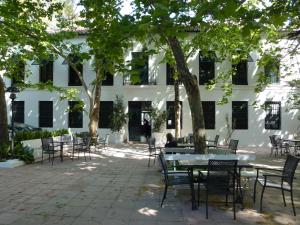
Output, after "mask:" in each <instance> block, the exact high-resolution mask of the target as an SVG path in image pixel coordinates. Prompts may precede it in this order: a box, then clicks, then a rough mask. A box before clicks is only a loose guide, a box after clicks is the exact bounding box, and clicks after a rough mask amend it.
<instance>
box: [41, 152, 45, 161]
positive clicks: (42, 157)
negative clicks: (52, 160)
mask: <svg viewBox="0 0 300 225" xmlns="http://www.w3.org/2000/svg"><path fill="white" fill-rule="evenodd" d="M43 162H44V152H43V150H42V162H41V164H43Z"/></svg>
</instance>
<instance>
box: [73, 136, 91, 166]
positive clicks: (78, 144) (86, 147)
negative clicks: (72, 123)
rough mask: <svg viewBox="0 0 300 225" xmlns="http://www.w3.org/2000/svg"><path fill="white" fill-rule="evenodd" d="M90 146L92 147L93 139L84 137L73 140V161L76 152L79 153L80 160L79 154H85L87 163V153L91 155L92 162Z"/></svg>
mask: <svg viewBox="0 0 300 225" xmlns="http://www.w3.org/2000/svg"><path fill="white" fill-rule="evenodd" d="M90 145H91V137H83V138H78V137H76V138H73V152H72V156H73V157H72V160H73V158H74V152H77V153H78V155H77V157H78V159H79V154H80V152H83V154H84V160H85V161H86V155H85V153H86V152H88V153H89V157H90V160H91V159H92V158H91V149H90Z"/></svg>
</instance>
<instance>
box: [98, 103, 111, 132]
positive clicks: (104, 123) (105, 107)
mask: <svg viewBox="0 0 300 225" xmlns="http://www.w3.org/2000/svg"><path fill="white" fill-rule="evenodd" d="M113 107H114V102H113V101H100V111H99V123H98V128H101V129H111V125H112V117H111V113H112V111H113Z"/></svg>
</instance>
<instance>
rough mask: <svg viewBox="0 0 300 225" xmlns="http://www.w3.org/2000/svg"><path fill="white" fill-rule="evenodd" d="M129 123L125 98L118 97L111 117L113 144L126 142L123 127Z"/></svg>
mask: <svg viewBox="0 0 300 225" xmlns="http://www.w3.org/2000/svg"><path fill="white" fill-rule="evenodd" d="M126 122H127V113H125V107H124V103H123V98H122V97H121V96H119V95H116V99H115V102H114V107H113V111H112V115H111V131H112V135H111V142H112V143H113V144H121V143H123V141H124V130H123V126H124V125H125V124H126Z"/></svg>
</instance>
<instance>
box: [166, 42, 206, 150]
mask: <svg viewBox="0 0 300 225" xmlns="http://www.w3.org/2000/svg"><path fill="white" fill-rule="evenodd" d="M167 39H168V44H169V45H170V47H171V49H172V52H173V55H174V58H175V61H176V66H177V71H178V73H179V79H180V80H182V82H183V84H184V87H185V90H186V93H187V95H188V101H189V105H190V109H191V115H192V126H193V135H194V144H195V152H196V153H202V154H203V153H205V126H204V117H203V110H202V104H201V97H200V89H199V85H198V80H197V77H196V76H195V75H192V74H191V73H190V71H189V68H188V66H187V63H186V59H185V56H184V53H183V50H182V47H181V45H180V43H179V41H178V39H177V38H176V37H167Z"/></svg>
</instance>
